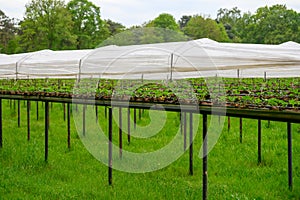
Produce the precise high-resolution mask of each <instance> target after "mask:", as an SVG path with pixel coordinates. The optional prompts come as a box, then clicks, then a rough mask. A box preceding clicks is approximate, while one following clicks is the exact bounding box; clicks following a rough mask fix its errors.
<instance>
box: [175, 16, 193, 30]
mask: <svg viewBox="0 0 300 200" xmlns="http://www.w3.org/2000/svg"><path fill="white" fill-rule="evenodd" d="M191 18H192V16H191V15H183V16H182V17H181V18H180V20H179V21H178V24H179V27H180V30H183V29H184V27H185V26H186V25H187V23H188V22H189V21H190V19H191Z"/></svg>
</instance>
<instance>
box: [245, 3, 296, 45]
mask: <svg viewBox="0 0 300 200" xmlns="http://www.w3.org/2000/svg"><path fill="white" fill-rule="evenodd" d="M246 17H247V18H245V19H246V20H247V22H248V23H247V25H246V26H245V31H244V34H243V41H247V42H252V43H263V44H280V43H283V42H286V41H289V40H293V41H295V42H300V14H299V13H297V12H296V11H294V10H291V9H287V7H286V6H285V5H279V4H278V5H274V6H271V7H268V6H265V7H261V8H258V9H257V11H256V13H255V14H254V15H252V16H251V17H250V18H249V16H246ZM245 19H244V21H246V20H245Z"/></svg>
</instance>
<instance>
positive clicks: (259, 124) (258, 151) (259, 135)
mask: <svg viewBox="0 0 300 200" xmlns="http://www.w3.org/2000/svg"><path fill="white" fill-rule="evenodd" d="M257 153H258V163H259V164H260V163H261V120H260V119H259V120H258V145H257Z"/></svg>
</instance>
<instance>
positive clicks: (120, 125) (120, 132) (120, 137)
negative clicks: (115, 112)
mask: <svg viewBox="0 0 300 200" xmlns="http://www.w3.org/2000/svg"><path fill="white" fill-rule="evenodd" d="M122 139H123V138H122V108H121V107H120V108H119V148H120V152H119V153H120V158H122V146H123V144H122V143H123V140H122Z"/></svg>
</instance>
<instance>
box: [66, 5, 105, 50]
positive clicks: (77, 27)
mask: <svg viewBox="0 0 300 200" xmlns="http://www.w3.org/2000/svg"><path fill="white" fill-rule="evenodd" d="M67 8H68V10H69V12H70V13H71V15H72V20H73V22H74V26H73V33H74V34H75V35H76V36H77V44H76V47H77V49H83V48H94V47H96V46H97V45H98V44H99V43H101V42H102V41H103V40H104V39H106V38H107V37H108V36H109V30H108V28H107V25H106V23H105V22H104V21H103V20H102V19H101V16H100V7H98V6H96V5H94V4H93V3H92V2H90V1H88V0H71V1H70V2H69V3H68V4H67Z"/></svg>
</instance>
